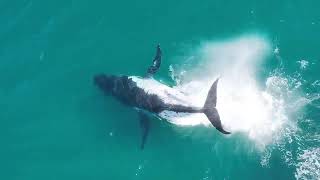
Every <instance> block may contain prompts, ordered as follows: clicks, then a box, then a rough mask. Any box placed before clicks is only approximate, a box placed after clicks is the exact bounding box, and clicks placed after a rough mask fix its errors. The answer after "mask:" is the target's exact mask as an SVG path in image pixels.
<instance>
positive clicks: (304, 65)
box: [297, 59, 309, 69]
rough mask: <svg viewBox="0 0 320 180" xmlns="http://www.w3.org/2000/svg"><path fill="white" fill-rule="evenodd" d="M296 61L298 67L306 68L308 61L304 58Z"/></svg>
mask: <svg viewBox="0 0 320 180" xmlns="http://www.w3.org/2000/svg"><path fill="white" fill-rule="evenodd" d="M297 63H299V64H300V69H306V68H307V66H308V65H309V62H308V61H306V60H304V59H302V60H300V61H297Z"/></svg>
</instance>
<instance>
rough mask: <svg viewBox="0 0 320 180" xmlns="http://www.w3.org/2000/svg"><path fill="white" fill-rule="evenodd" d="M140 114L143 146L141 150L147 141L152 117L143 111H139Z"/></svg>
mask: <svg viewBox="0 0 320 180" xmlns="http://www.w3.org/2000/svg"><path fill="white" fill-rule="evenodd" d="M139 116H140V127H141V133H142V134H141V135H142V136H141V137H142V138H141V145H140V148H141V150H143V149H144V145H145V143H146V141H147V137H148V134H149V130H150V119H149V117H148V115H147V114H146V113H145V112H142V111H139Z"/></svg>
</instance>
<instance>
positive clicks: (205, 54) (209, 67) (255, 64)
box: [172, 36, 290, 146]
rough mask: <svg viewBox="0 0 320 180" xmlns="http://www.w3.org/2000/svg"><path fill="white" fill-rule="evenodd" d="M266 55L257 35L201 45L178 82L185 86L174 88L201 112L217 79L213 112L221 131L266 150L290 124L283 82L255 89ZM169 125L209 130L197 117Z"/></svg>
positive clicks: (201, 117) (275, 78) (266, 45)
mask: <svg viewBox="0 0 320 180" xmlns="http://www.w3.org/2000/svg"><path fill="white" fill-rule="evenodd" d="M193 53H194V52H193ZM271 53H272V49H271V45H270V43H269V41H268V40H267V39H265V38H263V37H260V36H243V37H240V38H237V39H230V40H226V41H222V42H206V43H204V44H203V45H202V46H201V47H200V48H199V49H198V51H197V52H196V53H195V54H198V55H199V57H198V58H194V59H200V60H201V63H202V64H200V65H199V66H200V67H198V68H196V70H195V71H193V72H191V73H189V76H188V75H186V76H185V77H183V78H184V79H188V81H187V82H181V83H180V85H179V86H177V87H176V88H177V89H179V90H181V91H183V92H185V93H186V94H188V95H190V97H189V98H190V99H189V100H190V102H193V105H194V106H197V107H202V106H203V103H204V101H205V98H206V95H207V91H208V89H209V87H210V85H211V84H212V82H213V81H214V80H215V79H216V78H217V77H221V80H220V81H219V84H218V102H217V109H218V111H219V113H220V117H221V121H222V124H223V126H224V127H225V128H226V129H227V130H229V131H231V132H233V133H237V132H242V133H245V134H247V135H248V137H249V138H250V139H252V140H254V141H255V142H258V144H259V145H262V146H264V145H267V144H269V143H270V142H271V141H272V139H273V135H275V134H277V133H278V132H279V131H280V130H281V127H283V125H284V124H288V123H290V121H288V119H289V115H288V112H287V109H286V107H287V106H286V103H288V100H287V99H286V98H285V96H286V93H287V92H288V91H289V90H288V89H287V88H288V81H287V79H285V78H281V77H278V76H271V77H269V78H268V79H267V80H266V82H265V87H264V88H261V87H259V85H258V80H257V71H258V69H259V64H260V63H262V62H263V60H265V59H266V58H267V57H268V55H270V54H271ZM182 70H184V69H181V71H182ZM197 71H200V72H197ZM172 122H173V123H175V124H179V125H199V124H205V125H210V122H209V121H208V120H207V119H206V117H205V116H204V115H203V114H193V115H189V116H183V117H176V118H175V119H174V120H173V121H172Z"/></svg>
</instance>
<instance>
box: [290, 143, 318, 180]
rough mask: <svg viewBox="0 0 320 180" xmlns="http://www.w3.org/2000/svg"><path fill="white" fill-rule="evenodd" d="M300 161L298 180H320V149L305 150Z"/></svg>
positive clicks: (300, 156)
mask: <svg viewBox="0 0 320 180" xmlns="http://www.w3.org/2000/svg"><path fill="white" fill-rule="evenodd" d="M298 161H299V163H298V164H297V169H296V173H295V177H296V179H320V148H312V149H309V150H304V151H303V153H302V154H300V155H299V157H298Z"/></svg>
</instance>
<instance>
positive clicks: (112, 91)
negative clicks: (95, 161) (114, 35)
mask: <svg viewBox="0 0 320 180" xmlns="http://www.w3.org/2000/svg"><path fill="white" fill-rule="evenodd" d="M161 55H162V52H161V49H160V46H159V45H158V46H157V53H156V55H155V58H154V60H153V64H152V65H151V66H150V67H149V68H148V71H147V75H146V77H145V78H151V77H152V76H153V74H155V73H156V72H157V71H158V69H159V68H160V65H161ZM94 83H95V85H96V86H98V87H99V89H101V90H102V91H103V92H104V93H105V94H106V95H112V96H114V97H115V98H117V99H118V100H119V101H121V102H122V103H124V104H126V105H128V106H131V107H136V108H138V109H142V110H145V111H148V112H150V113H155V114H158V113H160V112H162V111H165V110H167V111H174V112H183V113H204V114H205V115H206V116H207V117H208V119H209V121H210V122H211V124H212V125H213V126H214V127H215V128H216V129H217V130H218V131H220V132H221V133H223V134H230V132H227V131H225V130H224V129H223V127H222V125H221V121H220V116H219V113H218V111H217V109H216V102H217V84H218V79H217V80H216V81H215V82H214V83H213V84H212V86H211V88H210V90H209V93H208V96H207V99H206V102H205V104H204V106H203V108H194V107H189V106H184V105H172V104H166V103H165V102H164V101H163V100H162V99H161V98H160V97H159V96H157V95H154V94H148V93H146V92H145V91H144V90H143V89H141V88H139V87H138V86H137V84H136V82H134V81H133V80H131V79H130V78H129V77H128V76H114V75H105V74H98V75H96V76H94ZM139 114H140V125H141V128H142V143H141V149H143V148H144V144H145V142H146V138H147V135H148V132H149V129H150V122H149V118H148V116H147V115H146V114H145V113H144V112H143V111H139Z"/></svg>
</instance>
